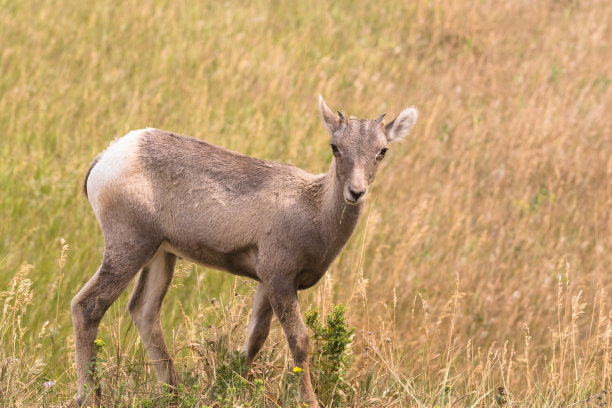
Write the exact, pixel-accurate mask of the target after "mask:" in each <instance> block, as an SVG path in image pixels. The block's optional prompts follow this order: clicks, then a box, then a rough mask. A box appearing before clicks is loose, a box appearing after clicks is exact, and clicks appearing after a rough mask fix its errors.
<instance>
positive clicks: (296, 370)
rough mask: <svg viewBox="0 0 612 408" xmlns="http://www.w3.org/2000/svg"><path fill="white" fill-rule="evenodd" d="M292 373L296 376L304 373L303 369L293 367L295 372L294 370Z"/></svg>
mask: <svg viewBox="0 0 612 408" xmlns="http://www.w3.org/2000/svg"><path fill="white" fill-rule="evenodd" d="M292 371H293V372H294V373H295V374H298V373H301V372H302V369H301V368H300V367H293V370H292Z"/></svg>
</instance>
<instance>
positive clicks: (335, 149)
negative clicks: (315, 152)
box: [330, 143, 340, 157]
mask: <svg viewBox="0 0 612 408" xmlns="http://www.w3.org/2000/svg"><path fill="white" fill-rule="evenodd" d="M330 146H331V149H332V152H333V153H334V156H336V157H340V150H338V146H336V145H335V144H333V143H332V144H330Z"/></svg>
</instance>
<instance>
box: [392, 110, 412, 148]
mask: <svg viewBox="0 0 612 408" xmlns="http://www.w3.org/2000/svg"><path fill="white" fill-rule="evenodd" d="M418 117H419V113H418V112H417V110H416V109H415V108H406V109H404V110H403V111H401V112H400V114H399V115H397V117H396V118H395V119H393V120H392V121H391V122H390V123H388V124H387V125H386V126H385V136H386V137H387V141H389V142H394V141H396V140H402V139H403V138H404V137H406V136H408V134H409V133H410V131H411V130H412V128H413V127H414V125H415V124H416V121H417V118H418Z"/></svg>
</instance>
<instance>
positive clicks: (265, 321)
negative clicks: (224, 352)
mask: <svg viewBox="0 0 612 408" xmlns="http://www.w3.org/2000/svg"><path fill="white" fill-rule="evenodd" d="M272 314H273V312H272V306H270V301H269V300H268V295H267V293H266V288H265V287H264V285H263V284H261V283H260V284H258V285H257V290H256V292H255V299H254V300H253V311H252V312H251V319H250V321H249V327H248V329H247V337H246V341H245V342H244V346H243V347H242V352H243V353H245V355H246V360H245V366H246V367H249V366H250V365H251V364H252V363H253V360H254V359H255V356H257V353H258V352H259V350H261V347H262V346H263V344H264V342H265V341H266V339H267V338H268V334H269V333H270V322H271V321H272ZM243 374H246V370H245V372H244V373H243Z"/></svg>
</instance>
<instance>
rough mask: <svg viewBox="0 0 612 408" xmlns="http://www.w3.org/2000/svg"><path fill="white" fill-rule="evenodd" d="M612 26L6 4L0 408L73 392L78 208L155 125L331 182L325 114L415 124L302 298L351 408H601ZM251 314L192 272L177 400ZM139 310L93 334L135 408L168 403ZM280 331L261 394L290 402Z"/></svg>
mask: <svg viewBox="0 0 612 408" xmlns="http://www.w3.org/2000/svg"><path fill="white" fill-rule="evenodd" d="M611 22H612V3H611V2H610V1H608V0H593V1H586V0H585V1H578V0H577V1H570V0H544V1H540V2H528V1H504V2H499V1H497V2H496V1H492V0H483V1H479V2H470V1H467V0H462V1H454V2H442V1H440V0H432V1H424V0H416V1H413V2H404V3H402V4H394V3H393V2H386V3H376V2H370V3H366V4H355V3H353V2H348V1H334V2H326V3H323V2H322V3H315V4H309V3H307V2H269V3H268V2H261V1H255V2H249V3H248V4H247V3H242V2H235V1H228V2H212V3H210V4H206V3H197V4H190V3H189V2H172V1H167V0H162V1H157V2H144V3H143V2H135V1H126V2H119V1H111V2H96V3H90V2H77V1H69V0H58V1H56V2H53V3H45V2H43V3H41V2H35V1H30V0H18V1H17V0H0V72H2V74H1V75H0V123H1V124H2V135H1V136H0V157H1V160H0V289H1V290H2V291H3V292H2V295H0V301H1V303H2V304H4V305H5V306H4V313H3V317H2V318H1V319H2V320H0V341H1V342H2V347H1V349H0V353H1V354H0V403H1V404H4V405H17V406H31V404H34V405H45V404H55V405H58V404H62V403H65V402H66V401H68V400H69V399H70V398H71V397H72V395H73V394H74V392H75V390H76V387H75V378H74V376H75V374H74V370H73V363H72V332H71V330H72V328H71V320H70V310H69V309H70V308H69V303H70V299H71V297H72V296H73V295H74V294H75V293H76V291H78V289H79V288H80V286H81V285H82V284H83V283H84V282H85V281H86V280H87V279H89V277H90V276H91V275H92V274H93V272H94V271H95V269H96V268H97V264H98V262H99V260H100V255H101V250H102V237H101V234H100V232H99V229H98V227H97V225H96V222H95V218H94V217H93V214H92V213H91V210H90V208H89V205H88V203H87V201H86V200H85V199H84V197H83V196H82V194H81V192H80V188H81V183H82V179H83V176H84V174H85V171H86V169H87V166H88V164H89V162H90V160H91V159H92V158H93V157H94V156H95V155H96V154H97V153H98V152H99V151H101V150H102V149H104V147H105V146H106V145H107V144H108V143H109V141H110V140H112V139H113V138H114V137H117V136H121V135H122V134H124V133H126V132H127V131H128V130H130V129H136V128H141V127H145V126H153V127H158V128H163V129H168V130H173V131H175V132H179V133H185V134H191V135H195V136H198V137H201V138H203V139H206V140H208V141H211V142H213V143H216V144H220V145H223V146H226V147H228V148H230V149H234V150H237V151H240V152H243V153H246V154H250V155H253V156H258V157H263V158H268V159H273V160H278V161H284V162H289V163H292V164H295V165H297V166H300V167H302V168H305V169H307V170H309V171H311V172H314V173H317V172H323V171H326V170H327V167H328V162H329V160H330V157H331V154H330V152H329V151H328V150H329V148H328V137H327V135H326V132H325V130H324V128H323V126H322V124H321V121H320V118H319V117H318V112H317V108H316V98H317V95H318V94H319V93H321V94H323V95H324V96H325V97H326V99H327V102H328V103H329V104H330V106H331V107H332V108H334V107H336V108H337V109H341V110H342V111H343V112H344V113H346V114H354V115H357V116H369V117H376V116H377V115H379V114H380V113H382V112H387V113H388V114H389V115H390V116H392V115H395V114H396V113H398V112H399V111H400V110H401V109H402V108H404V107H405V106H406V105H415V106H416V107H417V108H418V109H419V111H420V122H419V123H418V124H417V127H416V129H415V131H414V133H413V135H412V136H411V137H410V138H409V140H407V141H406V142H404V143H403V144H401V145H396V146H393V147H392V150H391V152H390V154H389V155H388V158H387V159H385V162H384V164H383V168H382V169H381V170H380V172H379V175H378V179H377V180H376V181H375V183H374V185H373V188H372V193H371V195H370V196H369V198H368V204H367V210H366V212H365V215H364V217H363V220H362V222H361V223H360V226H359V228H358V230H357V232H356V233H355V235H354V237H353V238H352V239H351V241H350V242H349V245H348V246H347V248H346V249H345V251H344V252H343V254H342V255H341V256H340V258H339V259H338V260H337V261H336V262H335V263H334V265H333V266H332V268H331V271H330V273H329V275H328V277H327V278H326V279H325V280H324V281H323V282H321V283H320V284H319V286H318V287H317V288H315V289H313V290H311V291H309V292H305V293H303V294H302V298H303V304H304V307H305V308H306V307H307V306H308V305H311V304H312V305H318V306H319V307H321V309H322V310H329V306H330V305H331V303H344V304H346V305H347V306H348V307H349V311H348V318H349V322H350V323H351V325H353V326H355V327H356V329H357V331H356V335H355V338H354V345H353V356H354V361H353V363H352V365H351V371H350V374H351V381H352V382H353V384H354V386H355V387H356V390H355V393H354V395H353V396H351V398H352V399H350V401H351V402H350V404H352V405H358V404H361V406H371V405H377V404H378V405H383V404H384V405H396V406H450V405H470V406H495V405H496V404H501V405H504V404H508V405H513V406H519V405H521V406H531V405H537V406H571V405H572V404H576V405H574V406H579V405H580V404H582V405H584V404H586V403H608V402H607V401H606V400H605V398H608V395H609V394H603V393H600V392H602V391H604V390H608V389H610V388H611V387H612V384H611V380H612V378H611V375H612V368H611V367H612V353H611V351H612V350H611V347H612V313H611V309H610V301H609V299H610V293H611V292H612V218H611V217H610V208H612V120H611V114H610V108H611V107H612V86H610V85H611V84H612V27H611ZM60 238H64V239H65V240H66V242H67V244H68V245H69V249H67V250H66V249H65V248H64V249H62V243H60ZM60 252H61V254H62V255H61V256H60V255H58V254H60ZM58 257H60V258H62V261H61V265H60V266H59V267H58V264H57V259H58ZM13 285H15V286H13ZM234 288H237V289H234ZM236 291H237V292H238V293H240V296H238V297H236V298H235V297H234V296H233V294H234V292H236ZM251 292H252V290H251V288H250V286H249V285H248V284H244V283H242V280H239V279H234V278H232V277H230V276H228V275H224V274H222V273H220V272H215V271H210V270H207V269H203V268H200V267H195V266H193V265H190V264H182V265H181V266H180V268H179V271H178V273H177V278H176V279H175V281H174V287H173V288H172V289H171V291H170V293H169V295H168V297H167V299H166V302H165V308H164V312H163V313H164V314H163V321H164V325H165V331H166V333H167V338H168V339H169V342H170V343H173V344H174V346H171V347H174V350H175V352H176V354H177V357H178V361H179V365H180V368H181V371H182V372H183V373H184V374H185V375H188V374H189V373H198V372H204V371H206V370H204V369H202V367H209V366H208V365H206V364H205V363H204V362H205V361H209V362H211V364H213V363H214V358H216V357H218V355H217V354H215V353H213V352H210V353H209V354H206V353H200V354H198V353H196V352H194V351H193V345H194V344H199V343H197V342H199V341H202V339H209V338H214V339H217V337H214V336H217V335H223V336H226V337H224V338H223V339H224V340H223V341H224V342H225V343H223V344H225V345H226V346H227V347H228V348H230V349H232V348H236V347H238V345H239V344H240V341H241V339H242V338H243V336H244V323H245V319H246V318H247V317H248V307H249V298H250V295H251ZM212 297H215V298H217V299H219V300H218V302H223V305H226V307H225V308H221V309H215V307H214V306H213V305H211V304H210V298H212ZM124 309H125V297H122V298H121V299H120V301H119V302H118V304H117V305H116V306H113V307H112V308H111V309H110V310H109V312H108V314H107V317H105V319H104V321H103V324H102V326H101V327H102V330H101V337H102V338H103V339H105V340H106V342H107V344H109V346H108V348H107V353H108V356H107V357H108V358H107V362H106V363H105V365H104V367H105V372H104V373H105V375H104V381H107V382H108V384H109V385H111V388H114V389H119V388H120V386H121V384H123V386H125V387H128V386H131V389H132V390H133V391H134V394H130V395H132V397H133V398H132V399H131V400H129V399H125V400H123V402H122V403H123V404H124V405H125V404H128V403H131V404H134V405H138V404H140V403H141V402H142V401H140V400H142V399H143V398H148V397H147V395H150V394H151V393H155V392H158V391H155V390H157V386H156V385H155V379H154V376H153V375H151V373H150V371H149V367H148V366H147V365H146V364H147V362H148V360H147V359H146V358H145V357H144V356H143V353H142V349H141V348H140V347H139V346H138V338H137V336H136V335H135V331H134V330H133V329H131V330H130V329H129V318H128V317H127V315H126V314H125V310H124ZM215 310H217V311H218V310H222V311H223V313H224V314H219V313H221V312H215ZM183 312H184V313H183ZM229 322H231V324H230V323H229ZM209 325H211V327H212V328H214V329H215V330H216V333H217V334H214V335H213V334H211V333H212V332H210V333H209V332H208V331H207V330H212V329H208V326H209ZM274 328H275V330H274V332H273V334H272V338H271V339H270V341H269V342H268V343H267V344H268V346H267V348H266V350H265V353H266V354H265V355H264V356H263V357H262V358H261V359H260V360H258V364H259V365H258V366H256V367H255V370H256V372H257V373H258V374H259V375H261V376H262V377H260V378H266V393H267V394H269V395H272V396H274V398H280V397H278V396H280V395H282V390H281V388H282V387H284V385H283V384H285V381H284V378H285V371H286V367H287V365H288V364H289V363H288V362H287V361H288V360H287V353H286V349H285V345H284V342H283V340H282V333H280V331H279V329H278V326H274ZM211 336H212V337H211ZM387 339H388V340H389V341H387ZM215 341H216V340H215ZM215 344H220V343H219V342H217V343H215ZM366 347H367V351H366ZM189 350H192V351H189ZM211 353H212V354H211ZM113 356H114V357H113ZM111 357H112V358H111ZM206 359H208V360H206ZM126 361H127V362H129V364H128V363H126ZM134 367H138V370H140V371H138V370H136V369H135V368H134ZM198 367H199V368H198ZM198 370H200V371H198ZM136 371H138V372H136ZM210 372H212V373H213V374H214V372H215V371H214V370H212V371H210ZM206 373H209V371H206ZM130 378H137V379H138V381H142V383H138V384H135V383H134V381H137V380H130ZM198 378H200V379H201V385H202V387H205V386H207V385H210V382H207V381H209V380H207V379H206V378H208V377H206V376H205V375H202V376H201V377H198ZM368 378H369V380H368ZM48 380H53V381H56V383H55V385H53V386H52V387H47V388H45V386H44V385H43V383H44V382H45V381H48ZM130 381H131V382H130ZM368 384H369V385H368ZM499 387H503V388H504V390H505V393H506V394H507V395H503V396H502V395H497V397H498V398H497V399H496V394H498V388H499ZM128 388H129V387H128ZM156 395H157V394H156ZM367 395H369V396H370V397H369V398H371V399H370V400H367V399H366V396H367ZM600 397H601V399H598V398H600ZM108 398H109V399H108V403H109V404H119V402H117V401H118V400H116V399H115V400H113V399H111V396H109V397H108ZM113 398H114V397H113ZM126 398H127V397H126ZM203 398H204V397H203ZM503 399H505V400H507V402H505V403H504V402H503V401H502V400H503ZM137 400H138V401H140V402H137ZM126 401H131V402H126ZM275 401H279V400H278V399H275ZM580 401H582V402H580ZM201 403H209V402H207V400H205V399H203V400H202V401H201Z"/></svg>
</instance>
